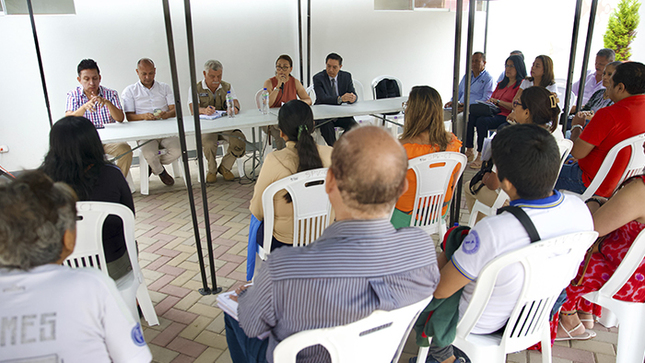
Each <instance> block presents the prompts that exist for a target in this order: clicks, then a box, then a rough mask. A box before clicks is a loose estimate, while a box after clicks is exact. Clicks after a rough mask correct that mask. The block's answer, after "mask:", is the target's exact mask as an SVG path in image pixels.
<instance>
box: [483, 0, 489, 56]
mask: <svg viewBox="0 0 645 363" xmlns="http://www.w3.org/2000/svg"><path fill="white" fill-rule="evenodd" d="M485 4H486V27H485V28H484V54H486V50H487V49H488V16H489V15H490V1H487V2H485Z"/></svg>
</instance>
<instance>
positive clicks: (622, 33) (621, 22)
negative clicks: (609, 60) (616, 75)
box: [603, 0, 641, 61]
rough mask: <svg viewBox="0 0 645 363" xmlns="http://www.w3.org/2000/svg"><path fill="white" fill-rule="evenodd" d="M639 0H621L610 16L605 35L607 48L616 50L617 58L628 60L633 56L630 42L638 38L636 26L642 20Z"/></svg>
mask: <svg viewBox="0 0 645 363" xmlns="http://www.w3.org/2000/svg"><path fill="white" fill-rule="evenodd" d="M640 7H641V3H640V1H639V0H620V2H619V3H618V7H617V8H616V9H614V12H613V13H612V14H611V16H610V17H609V23H608V24H607V32H605V35H604V37H603V40H604V43H605V48H610V49H613V50H614V51H615V52H616V60H620V61H626V60H629V57H631V55H632V53H631V48H630V44H631V43H632V42H633V41H634V38H636V28H637V27H638V23H639V22H640V16H639V15H638V10H639V9H640Z"/></svg>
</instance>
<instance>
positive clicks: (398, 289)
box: [224, 126, 439, 363]
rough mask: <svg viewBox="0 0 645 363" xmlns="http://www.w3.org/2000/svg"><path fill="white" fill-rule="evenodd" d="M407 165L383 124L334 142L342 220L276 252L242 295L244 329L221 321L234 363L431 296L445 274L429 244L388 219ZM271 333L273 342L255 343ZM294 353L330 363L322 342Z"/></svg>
mask: <svg viewBox="0 0 645 363" xmlns="http://www.w3.org/2000/svg"><path fill="white" fill-rule="evenodd" d="M407 167H408V160H407V157H406V154H405V151H404V150H403V148H402V147H401V145H400V144H399V142H398V141H397V140H395V139H394V138H393V137H392V136H390V134H389V133H387V132H386V131H384V130H383V129H381V128H378V127H375V126H366V127H359V128H355V129H353V130H351V131H349V132H347V133H346V134H345V136H343V137H342V138H340V139H339V140H338V141H337V142H336V144H335V145H334V151H333V153H332V164H331V167H330V168H329V171H328V172H327V179H326V181H325V190H326V192H327V194H328V195H329V200H330V201H331V204H332V206H333V207H334V210H335V211H336V222H334V223H333V224H332V225H331V226H329V227H328V228H327V229H326V230H325V232H324V233H323V235H322V236H320V238H318V240H316V241H315V242H314V243H312V244H310V245H308V246H306V247H299V248H281V249H277V250H275V251H274V252H272V253H271V254H270V255H269V258H268V259H267V261H266V262H265V263H263V264H262V266H261V267H260V271H259V272H258V275H257V277H256V279H255V283H254V285H253V286H252V287H250V288H248V289H245V290H244V289H239V291H238V294H239V307H238V315H239V319H240V321H239V323H238V322H237V321H236V320H235V319H234V318H232V317H231V316H229V315H225V318H224V319H225V323H226V340H227V342H228V348H229V351H230V353H231V358H232V360H233V362H234V363H238V362H246V361H249V362H250V361H253V362H256V361H257V362H265V361H268V362H273V350H274V349H275V347H276V345H277V344H278V343H280V341H282V340H284V339H286V338H287V337H288V336H290V335H292V334H295V333H297V332H299V331H303V330H309V329H317V328H324V327H333V326H337V325H344V324H349V323H351V322H354V321H356V320H359V319H362V318H364V317H366V316H368V315H370V314H371V313H372V312H373V311H374V310H377V309H379V310H392V309H396V308H399V307H403V306H407V305H410V304H413V303H415V302H418V301H420V300H422V299H424V298H426V297H428V296H430V294H432V293H433V291H434V289H435V286H436V285H437V283H438V277H439V270H438V267H437V260H436V256H435V254H434V252H433V249H432V248H428V246H431V245H432V241H431V239H430V238H429V237H428V235H427V234H425V232H423V231H421V230H420V229H416V228H409V227H408V228H402V229H399V230H396V229H394V227H392V225H391V224H390V222H389V215H390V211H391V210H392V208H393V207H394V204H395V203H396V201H397V199H398V198H399V196H400V195H401V194H402V193H403V192H404V190H405V189H407V181H406V179H405V175H406V172H407ZM267 302H272V303H267ZM287 305H288V306H287ZM321 317H328V318H326V319H325V318H321ZM267 332H271V334H270V335H269V338H268V339H265V340H259V339H257V338H256V337H257V336H259V335H262V334H265V333H267ZM298 357H299V358H302V359H298V362H299V363H301V362H314V361H315V362H329V361H330V358H329V354H328V353H327V352H326V351H325V350H324V348H322V347H320V346H314V347H310V348H307V349H305V350H304V351H303V352H301V353H300V354H299V355H298Z"/></svg>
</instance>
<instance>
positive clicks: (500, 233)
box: [450, 191, 594, 334]
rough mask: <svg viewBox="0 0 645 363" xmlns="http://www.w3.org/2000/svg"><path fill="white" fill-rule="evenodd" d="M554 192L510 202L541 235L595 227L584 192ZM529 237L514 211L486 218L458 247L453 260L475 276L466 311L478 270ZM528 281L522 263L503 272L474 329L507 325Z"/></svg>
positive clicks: (527, 241)
mask: <svg viewBox="0 0 645 363" xmlns="http://www.w3.org/2000/svg"><path fill="white" fill-rule="evenodd" d="M553 193H554V194H553V195H552V196H550V197H547V198H543V199H537V200H523V199H517V200H514V201H511V203H510V204H511V205H513V206H518V207H521V208H522V209H523V210H524V211H525V212H526V214H527V215H528V216H529V217H530V218H531V221H532V222H533V224H534V225H535V228H536V229H537V231H538V234H539V235H540V238H541V239H542V240H546V239H549V238H553V237H557V236H561V235H564V234H569V233H575V232H581V231H592V230H593V228H594V227H593V220H592V218H591V213H590V212H589V210H588V209H587V206H586V205H585V204H584V203H583V202H582V200H580V198H578V197H576V196H572V195H565V194H562V193H560V192H558V191H554V192H553ZM530 242H531V241H530V239H529V236H528V233H527V232H526V229H524V227H523V226H522V224H521V223H520V221H519V220H518V219H517V218H515V216H513V215H512V214H510V213H507V212H505V213H502V214H500V215H497V216H489V217H486V218H484V219H482V220H481V221H480V222H479V223H477V224H476V225H475V227H474V228H473V229H471V230H470V233H469V234H468V236H466V238H465V239H464V241H463V242H462V244H461V247H460V248H459V249H458V250H457V251H455V253H454V255H453V256H452V258H451V260H450V261H451V263H452V264H453V265H454V266H455V267H456V268H457V270H459V272H461V273H462V274H463V275H464V276H465V277H466V278H468V279H469V280H471V282H470V283H468V284H467V285H466V286H465V287H464V290H463V293H462V295H461V300H460V301H459V316H460V317H461V316H463V314H464V312H465V311H466V308H467V307H468V304H469V303H470V300H471V298H472V295H473V291H474V290H475V284H476V283H477V276H479V273H480V272H481V270H482V269H483V268H484V266H485V265H486V264H487V263H488V262H490V261H491V260H493V259H494V258H495V257H497V256H499V255H502V254H504V253H506V252H510V251H514V250H517V249H519V248H522V247H525V246H528V245H529V244H530ZM523 281H524V269H523V268H522V266H521V265H520V264H519V263H518V264H513V265H510V266H508V267H506V268H505V269H504V270H502V271H501V272H500V274H499V277H498V279H497V282H496V284H495V288H494V289H493V293H492V295H491V298H490V301H489V302H488V305H487V306H486V309H485V310H484V313H483V314H482V316H481V318H480V319H479V321H478V322H477V325H475V328H474V329H473V331H472V332H473V333H474V334H489V333H492V332H495V331H497V330H499V329H500V328H502V327H503V326H504V324H506V321H507V320H508V318H509V317H510V316H511V312H512V311H513V308H514V307H515V304H516V302H517V299H518V298H519V295H520V292H521V290H522V284H523Z"/></svg>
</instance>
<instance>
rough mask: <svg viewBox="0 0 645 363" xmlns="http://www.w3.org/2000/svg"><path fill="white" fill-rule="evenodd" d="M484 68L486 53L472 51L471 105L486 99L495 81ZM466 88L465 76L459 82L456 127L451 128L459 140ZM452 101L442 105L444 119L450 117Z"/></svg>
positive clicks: (491, 92)
mask: <svg viewBox="0 0 645 363" xmlns="http://www.w3.org/2000/svg"><path fill="white" fill-rule="evenodd" d="M485 68H486V55H485V54H484V53H482V52H475V53H473V57H472V72H471V78H470V100H469V103H470V104H471V105H472V104H473V103H476V102H477V101H486V100H488V99H489V98H490V96H491V95H492V94H493V90H494V89H495V83H493V77H492V76H491V75H490V73H488V71H487V70H486V69H485ZM465 89H466V76H465V75H464V77H463V78H462V79H461V82H459V102H458V105H457V106H458V108H457V110H458V111H459V115H457V122H456V128H455V129H454V130H453V132H454V134H455V135H457V137H458V138H459V139H460V140H461V136H462V134H463V129H464V114H463V111H464V91H465ZM452 107H453V102H452V101H450V102H448V103H446V104H445V105H444V108H446V109H445V110H444V117H443V119H444V121H448V120H450V119H451V118H452Z"/></svg>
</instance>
